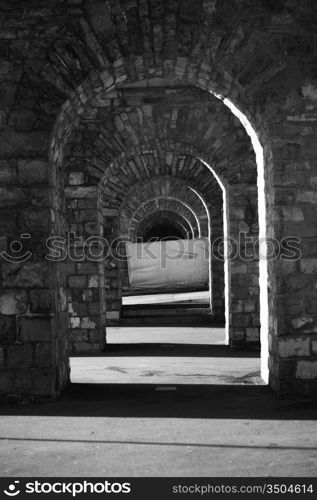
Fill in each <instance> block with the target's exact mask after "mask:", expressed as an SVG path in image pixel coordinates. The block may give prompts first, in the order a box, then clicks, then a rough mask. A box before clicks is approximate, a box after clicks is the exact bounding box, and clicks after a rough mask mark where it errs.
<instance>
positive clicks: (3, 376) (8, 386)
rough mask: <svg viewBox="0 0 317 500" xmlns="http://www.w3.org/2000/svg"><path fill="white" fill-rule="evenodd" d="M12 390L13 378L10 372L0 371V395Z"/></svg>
mask: <svg viewBox="0 0 317 500" xmlns="http://www.w3.org/2000/svg"><path fill="white" fill-rule="evenodd" d="M10 392H12V380H11V377H10V376H9V374H8V373H5V372H0V396H5V395H7V394H10Z"/></svg>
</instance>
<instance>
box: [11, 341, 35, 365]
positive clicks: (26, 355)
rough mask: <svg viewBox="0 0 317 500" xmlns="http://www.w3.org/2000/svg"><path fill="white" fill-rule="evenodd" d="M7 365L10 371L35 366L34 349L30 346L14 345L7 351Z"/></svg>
mask: <svg viewBox="0 0 317 500" xmlns="http://www.w3.org/2000/svg"><path fill="white" fill-rule="evenodd" d="M7 365H8V368H9V369H10V368H11V369H18V370H23V369H27V368H30V367H31V366H33V348H32V346H31V345H30V344H26V345H23V344H14V345H11V346H9V347H8V349H7Z"/></svg>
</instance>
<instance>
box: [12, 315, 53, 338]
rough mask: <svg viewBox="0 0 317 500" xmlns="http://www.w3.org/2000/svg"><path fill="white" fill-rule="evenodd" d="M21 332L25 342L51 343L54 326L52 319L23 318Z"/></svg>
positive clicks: (21, 319)
mask: <svg viewBox="0 0 317 500" xmlns="http://www.w3.org/2000/svg"><path fill="white" fill-rule="evenodd" d="M20 331H21V336H22V339H23V341H24V342H51V341H52V325H51V320H50V318H38V317H22V318H20Z"/></svg>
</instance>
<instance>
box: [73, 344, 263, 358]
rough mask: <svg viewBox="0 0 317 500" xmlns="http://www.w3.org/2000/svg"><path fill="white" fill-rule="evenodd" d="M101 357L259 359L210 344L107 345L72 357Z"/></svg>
mask: <svg viewBox="0 0 317 500" xmlns="http://www.w3.org/2000/svg"><path fill="white" fill-rule="evenodd" d="M102 356H110V357H111V356H116V357H120V356H122V357H124V356H129V357H130V356H149V357H151V356H153V357H154V356H155V357H157V356H159V357H160V356H162V357H169V356H172V357H199V358H201V357H206V358H209V357H210V358H213V357H220V358H259V357H260V352H259V350H258V349H256V350H243V351H241V350H235V349H232V348H230V347H229V346H226V345H210V344H165V343H164V344H146V343H140V344H107V345H106V347H105V349H104V352H102V353H96V354H90V355H89V354H86V353H84V354H82V355H80V354H78V355H73V354H72V357H85V358H87V357H102Z"/></svg>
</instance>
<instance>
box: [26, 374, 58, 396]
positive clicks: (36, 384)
mask: <svg viewBox="0 0 317 500" xmlns="http://www.w3.org/2000/svg"><path fill="white" fill-rule="evenodd" d="M53 379H54V377H52V373H51V372H50V370H46V369H42V370H41V369H39V370H33V371H32V374H31V384H32V394H33V395H35V396H42V397H44V396H45V397H51V396H54V392H53Z"/></svg>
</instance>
